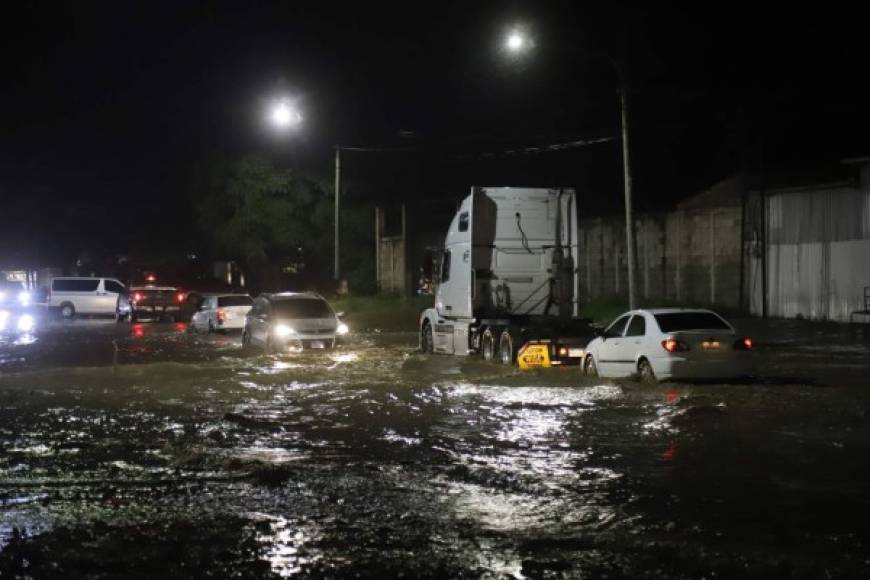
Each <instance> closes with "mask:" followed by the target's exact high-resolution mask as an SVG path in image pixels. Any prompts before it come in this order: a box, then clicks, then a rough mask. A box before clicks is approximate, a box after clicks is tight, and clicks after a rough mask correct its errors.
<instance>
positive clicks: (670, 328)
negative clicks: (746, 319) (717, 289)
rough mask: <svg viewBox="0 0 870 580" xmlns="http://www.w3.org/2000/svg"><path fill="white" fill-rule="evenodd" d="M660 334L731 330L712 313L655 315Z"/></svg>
mask: <svg viewBox="0 0 870 580" xmlns="http://www.w3.org/2000/svg"><path fill="white" fill-rule="evenodd" d="M655 318H656V322H658V323H659V328H661V330H662V332H677V331H680V330H731V327H729V326H728V325H727V324H726V323H725V321H724V320H722V319H721V318H719V317H718V316H716V315H715V314H713V313H712V312H668V313H665V314H656V315H655Z"/></svg>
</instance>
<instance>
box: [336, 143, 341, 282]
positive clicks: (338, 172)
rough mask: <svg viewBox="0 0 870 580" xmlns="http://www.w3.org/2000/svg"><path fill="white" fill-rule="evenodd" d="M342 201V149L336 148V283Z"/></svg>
mask: <svg viewBox="0 0 870 580" xmlns="http://www.w3.org/2000/svg"><path fill="white" fill-rule="evenodd" d="M340 199H341V147H339V146H338V145H336V146H335V281H336V282H337V281H338V276H339V268H338V210H339V207H340V203H341V202H340Z"/></svg>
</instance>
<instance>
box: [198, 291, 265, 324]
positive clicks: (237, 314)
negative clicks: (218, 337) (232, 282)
mask: <svg viewBox="0 0 870 580" xmlns="http://www.w3.org/2000/svg"><path fill="white" fill-rule="evenodd" d="M203 298H204V299H203V301H202V304H201V305H200V307H199V310H198V311H196V312H195V313H194V315H193V316H192V317H191V319H190V325H191V326H192V327H193V329H194V330H199V331H202V332H220V331H227V330H241V329H243V328H245V316H246V315H247V314H248V312H249V311H250V310H251V305H252V304H253V303H254V300H253V298H251V297H250V296H248V295H247V294H208V295H205V296H204V297H203Z"/></svg>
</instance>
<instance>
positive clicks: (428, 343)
mask: <svg viewBox="0 0 870 580" xmlns="http://www.w3.org/2000/svg"><path fill="white" fill-rule="evenodd" d="M420 350H422V351H423V352H424V353H426V354H432V353H433V352H434V351H435V342H434V340H433V338H432V325H431V324H429V323H428V322H425V323H423V330H421V331H420Z"/></svg>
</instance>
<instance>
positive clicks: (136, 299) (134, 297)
mask: <svg viewBox="0 0 870 580" xmlns="http://www.w3.org/2000/svg"><path fill="white" fill-rule="evenodd" d="M140 300H142V295H141V294H139V293H138V292H136V293H135V294H133V302H139V301H140Z"/></svg>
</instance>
